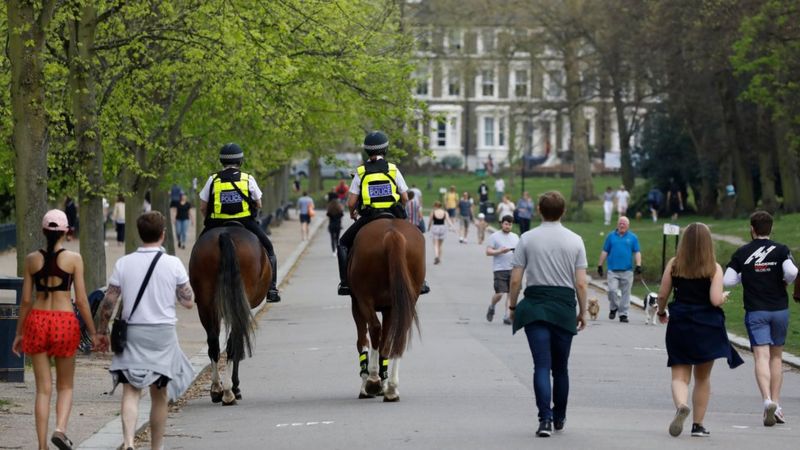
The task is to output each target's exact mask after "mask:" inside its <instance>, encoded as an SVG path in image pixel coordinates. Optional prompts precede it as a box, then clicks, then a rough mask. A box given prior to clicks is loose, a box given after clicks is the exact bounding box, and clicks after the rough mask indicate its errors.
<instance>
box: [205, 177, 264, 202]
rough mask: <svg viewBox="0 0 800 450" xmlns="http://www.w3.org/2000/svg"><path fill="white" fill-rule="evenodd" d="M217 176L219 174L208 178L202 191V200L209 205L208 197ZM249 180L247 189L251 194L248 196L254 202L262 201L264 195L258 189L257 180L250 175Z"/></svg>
mask: <svg viewBox="0 0 800 450" xmlns="http://www.w3.org/2000/svg"><path fill="white" fill-rule="evenodd" d="M245 173H247V172H245ZM215 176H217V174H214V175H211V176H210V177H208V180H207V181H206V185H205V186H203V189H202V190H201V191H200V200H202V201H204V202H206V203H208V195H209V194H210V193H211V183H212V182H213V181H214V177H215ZM248 178H249V180H248V182H247V189H248V190H249V191H250V192H248V194H249V195H250V198H251V199H253V200H254V201H258V200H261V195H262V193H261V189H259V188H258V183H256V179H255V178H253V176H252V175H250V176H249V177H248Z"/></svg>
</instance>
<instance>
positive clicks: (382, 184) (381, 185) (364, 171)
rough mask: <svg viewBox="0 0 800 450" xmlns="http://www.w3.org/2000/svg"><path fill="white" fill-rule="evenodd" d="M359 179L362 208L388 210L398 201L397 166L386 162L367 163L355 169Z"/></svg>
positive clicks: (381, 160)
mask: <svg viewBox="0 0 800 450" xmlns="http://www.w3.org/2000/svg"><path fill="white" fill-rule="evenodd" d="M356 172H357V173H358V177H359V178H360V179H361V204H362V206H364V207H370V208H375V209H388V208H390V207H391V206H392V205H394V204H395V203H397V202H399V201H400V194H398V193H397V183H396V182H395V177H396V176H397V166H395V165H394V164H392V163H389V162H386V160H383V159H378V160H375V161H367V163H366V164H364V165H361V166H358V169H356Z"/></svg>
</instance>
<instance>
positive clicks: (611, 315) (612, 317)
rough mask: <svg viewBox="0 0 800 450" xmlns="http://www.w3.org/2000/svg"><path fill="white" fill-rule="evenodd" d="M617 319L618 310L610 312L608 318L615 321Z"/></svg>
mask: <svg viewBox="0 0 800 450" xmlns="http://www.w3.org/2000/svg"><path fill="white" fill-rule="evenodd" d="M616 317H617V310H616V309H612V310H611V311H609V312H608V318H609V319H611V320H614V319H615V318H616Z"/></svg>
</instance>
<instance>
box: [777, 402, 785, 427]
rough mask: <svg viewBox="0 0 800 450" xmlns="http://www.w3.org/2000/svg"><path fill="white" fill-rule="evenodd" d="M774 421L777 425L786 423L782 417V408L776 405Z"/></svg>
mask: <svg viewBox="0 0 800 450" xmlns="http://www.w3.org/2000/svg"><path fill="white" fill-rule="evenodd" d="M775 423H777V424H779V425H783V424H785V423H786V418H785V417H783V408H781V407H780V406H778V409H776V410H775Z"/></svg>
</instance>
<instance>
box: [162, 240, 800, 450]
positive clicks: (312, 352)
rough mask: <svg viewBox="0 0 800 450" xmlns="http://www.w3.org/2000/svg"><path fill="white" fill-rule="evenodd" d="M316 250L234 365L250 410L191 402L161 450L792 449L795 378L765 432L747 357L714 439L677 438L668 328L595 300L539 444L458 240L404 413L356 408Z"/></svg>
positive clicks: (521, 383)
mask: <svg viewBox="0 0 800 450" xmlns="http://www.w3.org/2000/svg"><path fill="white" fill-rule="evenodd" d="M470 237H471V238H472V237H473V236H470ZM323 238H324V236H323V235H319V236H318V237H317V238H316V239H315V240H314V241H313V242H312V245H311V246H310V247H309V249H308V251H307V252H306V253H305V255H304V256H303V260H302V263H301V264H300V265H299V266H298V268H297V270H296V271H295V272H294V274H293V275H292V279H291V280H290V283H289V284H288V285H287V286H286V288H285V290H284V294H285V298H286V301H284V302H283V303H281V304H278V305H275V306H274V307H273V308H271V309H270V310H269V311H268V312H267V314H266V315H264V316H263V317H262V319H261V323H260V326H259V331H258V344H257V347H256V353H255V355H254V357H253V358H252V359H250V360H247V361H244V362H243V363H242V366H241V378H242V390H243V395H244V399H243V400H242V401H241V403H240V404H239V405H237V406H234V407H227V408H226V407H222V406H220V405H218V404H212V403H211V402H210V400H209V399H208V397H203V398H200V399H196V400H192V401H191V402H189V404H188V405H187V406H186V407H185V408H184V409H183V410H182V411H181V412H180V413H178V414H176V415H175V416H174V417H171V418H170V420H169V423H168V430H167V435H168V436H167V444H168V446H169V448H193V449H217V448H224V447H230V446H232V445H235V446H237V447H239V448H265V447H269V448H271V449H290V448H291V449H297V448H325V449H361V448H363V449H367V448H374V447H376V446H378V447H382V448H409V449H451V448H452V449H456V448H457V449H485V448H510V449H517V448H519V449H522V448H531V446H532V445H545V446H556V447H557V448H592V449H598V448H600V449H604V448H606V449H620V448H631V449H634V448H635V449H640V448H690V447H692V448H693V447H696V446H698V445H706V446H711V447H714V448H730V449H734V448H759V447H764V446H765V445H766V446H768V447H769V448H771V449H783V448H796V445H797V441H798V438H800V429H798V427H797V426H796V425H791V424H792V423H796V421H797V420H800V397H798V394H797V393H798V392H800V375H799V374H798V373H796V372H792V371H789V370H787V372H786V379H785V383H784V392H785V394H786V395H785V397H784V399H782V403H783V406H784V409H785V411H786V413H787V415H788V418H789V419H790V425H785V426H780V427H774V428H769V429H768V428H764V427H763V426H761V409H760V398H759V395H758V393H757V391H756V388H755V382H754V380H753V375H752V362H751V358H750V356H749V355H747V354H745V355H743V357H744V358H745V360H746V361H747V362H746V364H745V365H744V366H742V367H740V368H738V369H736V370H729V369H728V368H727V366H726V365H725V364H724V362H722V361H719V362H718V364H717V365H716V367H715V369H714V372H713V375H712V386H713V394H712V399H711V404H710V407H709V411H708V414H707V416H706V420H705V425H706V427H707V428H708V429H709V430H710V431H711V432H712V436H711V437H710V438H708V439H705V440H701V438H692V437H689V436H688V434H686V433H684V435H683V436H681V437H680V438H677V439H675V438H671V437H670V436H669V435H668V434H667V426H668V423H669V421H670V420H671V418H672V415H673V413H674V409H673V405H672V400H671V396H670V382H669V378H670V376H669V370H668V369H667V367H666V353H665V350H664V330H665V327H664V326H660V325H659V326H647V325H645V324H644V317H643V314H642V312H641V311H640V310H637V309H634V310H632V311H631V323H629V324H621V323H619V322H618V321H609V320H608V319H605V317H606V314H607V308H606V305H607V303H605V302H602V301H601V305H602V308H603V310H602V311H601V314H600V319H599V320H597V321H595V322H591V323H590V326H589V327H588V328H587V330H585V331H584V332H582V333H581V334H579V335H578V336H577V337H576V338H575V341H574V345H573V351H572V359H571V367H570V372H571V382H572V383H571V395H570V407H569V412H568V422H567V428H566V432H565V433H563V434H559V435H556V436H555V437H553V438H551V439H550V440H541V439H537V438H535V437H534V431H535V426H536V418H535V416H536V412H535V405H534V402H533V393H532V389H531V376H532V362H531V358H530V352H529V351H528V348H527V342H526V340H525V337H524V336H522V335H516V336H511V333H510V327H508V326H505V325H503V324H502V322H501V320H500V319H501V314H499V313H498V315H497V316H496V318H495V320H494V322H492V323H488V322H486V320H485V318H484V315H485V311H486V306H487V304H488V302H489V298H490V296H491V285H492V274H491V258H489V257H486V256H484V249H483V247H479V246H477V245H476V244H474V243H469V244H459V243H458V240H457V236H456V235H455V234H449V235H448V238H447V241H446V242H445V248H444V254H443V263H442V264H441V265H433V264H432V260H433V255H432V250H431V248H430V244H429V248H428V255H427V259H428V263H429V264H428V275H427V279H428V281H429V283H430V285H431V288H432V289H433V292H432V293H431V294H429V295H426V296H423V297H421V298H420V302H419V304H418V312H419V316H420V322H421V338H418V337H415V339H414V342H413V345H412V347H411V349H410V350H409V352H408V353H407V355H406V357H405V358H404V359H403V365H402V369H401V377H400V381H401V383H400V394H401V401H400V402H399V403H397V404H383V403H381V402H380V401H379V400H358V399H357V394H358V388H359V383H360V378H359V377H358V367H357V354H356V350H355V327H354V325H353V322H352V318H351V316H350V307H349V299H347V298H344V297H338V296H336V295H335V292H334V286H335V285H336V271H335V270H336V269H335V267H336V266H335V259H334V258H332V257H331V255H330V251H329V249H328V247H327V241H326V240H325V239H323ZM472 242H474V240H473V241H472ZM592 295H594V296H597V297H600V298H602V296H603V295H602V293H601V292H599V291H596V290H593V292H592Z"/></svg>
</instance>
